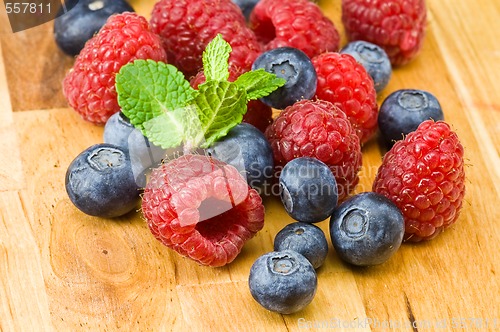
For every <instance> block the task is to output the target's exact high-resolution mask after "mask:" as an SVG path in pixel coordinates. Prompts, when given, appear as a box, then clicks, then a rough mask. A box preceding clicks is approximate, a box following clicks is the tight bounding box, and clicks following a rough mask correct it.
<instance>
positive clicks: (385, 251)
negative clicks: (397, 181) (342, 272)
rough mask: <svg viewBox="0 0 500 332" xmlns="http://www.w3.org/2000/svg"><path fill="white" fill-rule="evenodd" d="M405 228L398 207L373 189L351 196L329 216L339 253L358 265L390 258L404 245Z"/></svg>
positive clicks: (377, 262)
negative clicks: (372, 190) (402, 243)
mask: <svg viewBox="0 0 500 332" xmlns="http://www.w3.org/2000/svg"><path fill="white" fill-rule="evenodd" d="M404 231H405V224H404V220H403V214H402V213H401V211H400V210H399V209H398V207H397V206H396V205H395V204H394V203H393V202H392V201H390V200H389V199H388V198H386V197H385V196H382V195H380V194H377V193H374V192H366V193H361V194H358V195H356V196H353V197H351V198H349V199H348V200H346V201H344V202H343V203H342V204H340V205H339V206H338V208H337V209H335V211H334V212H333V214H332V217H331V218H330V236H331V239H332V244H333V247H334V248H335V251H336V252H337V255H338V256H339V257H340V258H341V259H342V260H343V261H345V262H348V263H350V264H353V265H358V266H369V265H376V264H381V263H384V262H385V261H387V260H388V259H389V258H390V257H391V256H392V255H393V254H394V253H395V252H396V251H397V250H398V249H399V247H400V246H401V242H402V240H403V234H404Z"/></svg>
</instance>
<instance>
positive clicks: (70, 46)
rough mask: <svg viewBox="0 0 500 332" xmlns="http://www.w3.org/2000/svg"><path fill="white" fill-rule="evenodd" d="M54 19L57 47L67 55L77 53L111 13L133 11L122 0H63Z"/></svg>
mask: <svg viewBox="0 0 500 332" xmlns="http://www.w3.org/2000/svg"><path fill="white" fill-rule="evenodd" d="M65 6H66V10H68V6H69V7H70V9H69V10H68V12H67V13H65V14H63V13H64V7H63V6H61V8H60V9H59V12H58V15H60V16H59V17H57V18H56V20H55V21H54V37H55V40H56V43H57V45H58V46H59V48H60V49H61V50H62V51H63V52H64V53H66V54H68V55H72V56H73V55H77V54H78V53H80V51H81V50H82V48H83V46H84V45H85V43H86V42H87V41H88V40H89V39H90V38H92V37H93V36H94V34H95V33H96V32H98V31H99V29H101V27H102V26H103V25H104V24H105V23H106V20H107V19H108V17H110V16H111V15H112V14H117V13H122V12H126V11H128V12H133V11H134V9H133V8H132V7H131V6H130V5H129V4H128V3H127V2H126V1H124V0H79V1H65Z"/></svg>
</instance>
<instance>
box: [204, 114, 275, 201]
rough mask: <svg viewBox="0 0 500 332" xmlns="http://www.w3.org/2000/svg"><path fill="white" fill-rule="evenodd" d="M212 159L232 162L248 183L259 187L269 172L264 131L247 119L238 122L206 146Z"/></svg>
mask: <svg viewBox="0 0 500 332" xmlns="http://www.w3.org/2000/svg"><path fill="white" fill-rule="evenodd" d="M207 152H208V153H209V154H210V155H211V156H213V157H214V158H216V159H219V160H221V161H223V162H225V163H227V164H230V165H233V166H234V167H236V169H238V170H239V171H240V172H241V173H242V174H243V176H246V179H247V182H248V184H249V185H250V186H251V187H252V188H255V189H257V190H260V191H263V190H264V186H266V185H268V184H270V181H271V179H272V176H273V169H274V161H273V150H272V149H271V145H270V144H269V141H268V140H267V139H266V137H265V136H264V134H263V133H262V132H261V131H260V130H259V129H257V128H256V127H254V126H252V125H251V124H248V123H240V124H239V125H237V126H235V127H234V128H232V129H231V130H230V131H229V133H228V134H227V135H226V136H225V137H223V138H222V139H220V140H219V141H217V142H216V143H215V144H214V145H213V146H211V147H210V148H208V149H207Z"/></svg>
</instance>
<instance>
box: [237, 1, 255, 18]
mask: <svg viewBox="0 0 500 332" xmlns="http://www.w3.org/2000/svg"><path fill="white" fill-rule="evenodd" d="M232 1H233V2H234V3H235V4H237V5H238V7H240V9H241V11H242V12H243V15H244V16H245V19H246V20H247V21H248V19H249V18H250V14H251V13H252V10H253V8H254V7H255V5H256V4H257V2H259V1H260V0H232Z"/></svg>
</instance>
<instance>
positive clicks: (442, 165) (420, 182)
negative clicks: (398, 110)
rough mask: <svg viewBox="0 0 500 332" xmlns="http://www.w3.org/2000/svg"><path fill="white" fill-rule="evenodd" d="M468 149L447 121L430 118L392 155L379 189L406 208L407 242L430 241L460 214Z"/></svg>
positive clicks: (379, 178)
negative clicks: (464, 159) (464, 156)
mask: <svg viewBox="0 0 500 332" xmlns="http://www.w3.org/2000/svg"><path fill="white" fill-rule="evenodd" d="M463 154H464V149H463V147H462V145H461V144H460V141H459V139H458V136H457V134H456V133H454V132H453V131H452V130H451V129H450V126H449V125H448V124H447V123H445V122H443V121H438V122H434V121H433V120H427V121H424V122H422V124H420V126H419V127H418V128H417V130H416V131H414V132H412V133H410V134H408V136H406V138H405V139H404V140H400V141H397V142H396V143H395V144H394V146H393V147H392V148H391V150H389V152H387V153H386V155H385V156H384V159H383V161H382V165H381V166H380V168H379V170H378V173H377V176H376V178H375V182H374V184H373V191H375V192H377V193H380V194H382V195H384V196H386V197H387V198H389V199H391V200H392V201H393V202H394V203H395V204H396V205H397V206H398V207H399V208H400V209H401V211H402V212H403V215H404V218H405V228H406V230H405V240H406V241H412V242H419V241H422V240H430V239H432V238H434V237H436V236H437V235H438V234H439V233H441V232H442V231H443V230H444V229H445V228H447V227H449V226H450V225H452V224H453V223H454V222H455V221H456V220H457V218H458V216H459V213H460V209H461V207H462V200H463V197H464V194H465V184H464V180H465V172H464V161H463Z"/></svg>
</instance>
